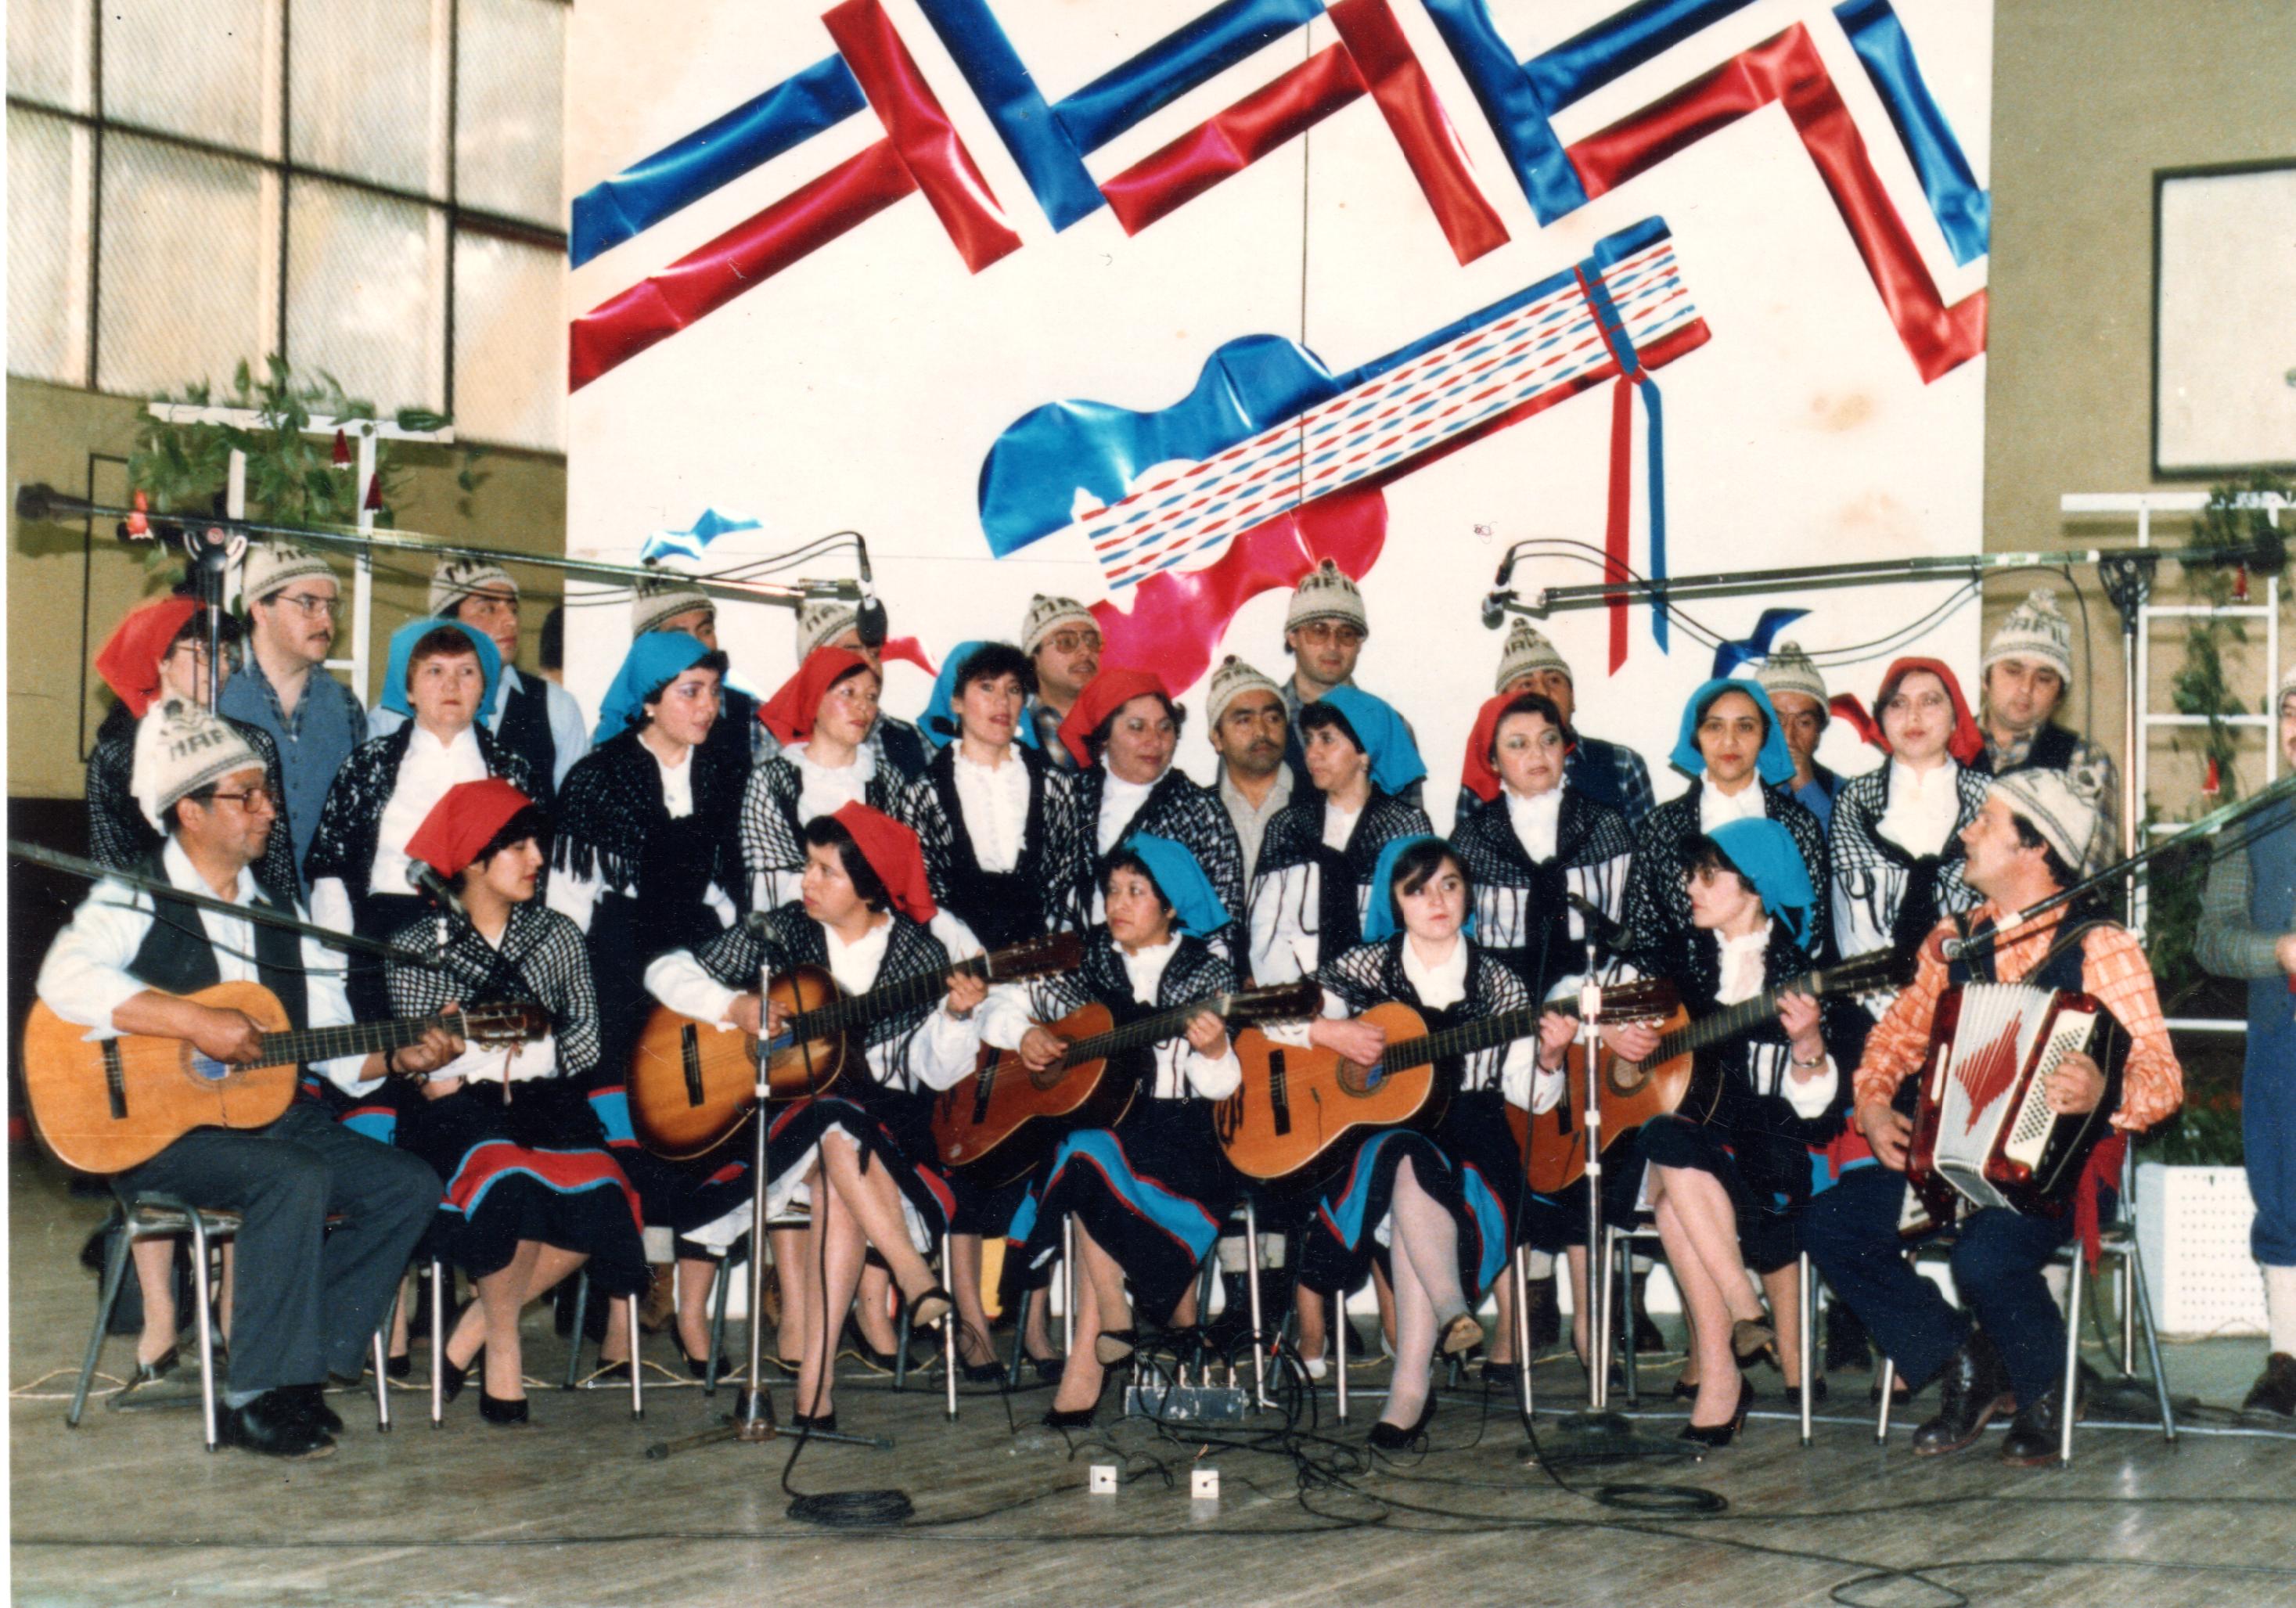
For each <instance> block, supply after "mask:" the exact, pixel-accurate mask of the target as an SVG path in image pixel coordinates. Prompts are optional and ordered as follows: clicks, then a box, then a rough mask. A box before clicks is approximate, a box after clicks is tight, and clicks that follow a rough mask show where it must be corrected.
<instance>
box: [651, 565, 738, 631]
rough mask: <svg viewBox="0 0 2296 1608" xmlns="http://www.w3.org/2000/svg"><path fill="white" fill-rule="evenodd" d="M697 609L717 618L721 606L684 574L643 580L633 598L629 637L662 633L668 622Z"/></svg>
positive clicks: (666, 574) (665, 575)
mask: <svg viewBox="0 0 2296 1608" xmlns="http://www.w3.org/2000/svg"><path fill="white" fill-rule="evenodd" d="M696 609H707V610H709V613H710V617H711V618H712V619H716V617H717V603H716V602H714V601H713V600H712V599H711V597H710V595H709V594H708V593H707V592H704V591H703V590H702V589H701V587H697V586H695V585H694V584H693V582H692V581H690V580H688V579H686V578H685V577H684V576H682V575H671V574H668V573H665V574H664V575H663V576H662V578H660V580H642V581H640V582H639V583H638V584H637V587H636V589H635V592H634V593H633V594H632V595H631V597H630V635H631V636H644V635H645V634H646V633H647V632H648V631H659V630H660V629H661V628H662V626H663V624H664V623H665V622H666V621H668V620H673V619H676V618H677V617H678V616H679V615H681V614H691V613H693V611H694V610H696Z"/></svg>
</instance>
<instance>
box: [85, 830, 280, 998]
mask: <svg viewBox="0 0 2296 1608" xmlns="http://www.w3.org/2000/svg"><path fill="white" fill-rule="evenodd" d="M162 852H163V851H161V850H156V849H155V850H154V851H153V852H152V854H151V856H150V857H148V858H146V859H145V860H144V861H143V863H142V864H141V865H140V866H137V867H136V869H137V870H138V871H140V872H141V873H142V874H143V875H145V876H148V877H150V878H152V880H153V881H155V882H166V881H167V880H168V869H167V866H165V865H164V864H163V863H162V861H161V857H160V856H161V853H162ZM256 900H257V902H258V904H261V905H263V906H265V907H268V908H269V909H272V910H274V911H276V912H277V913H278V914H280V915H294V914H295V901H294V900H292V899H290V898H281V897H280V896H279V895H277V894H275V893H274V892H272V891H271V890H269V889H267V888H264V887H263V886H262V885H261V884H259V883H258V885H257V890H256ZM152 901H153V907H154V909H155V911H156V912H157V914H156V915H155V916H154V918H153V920H152V925H151V928H150V930H149V931H146V932H145V933H144V934H143V943H142V944H141V945H139V946H138V947H137V948H136V951H135V959H134V960H132V961H130V962H128V964H127V972H128V975H129V976H131V977H133V978H135V980H136V981H138V982H141V983H147V984H149V985H150V986H151V987H152V988H154V989H159V990H160V991H161V992H162V993H167V994H194V993H197V992H198V991H199V990H200V989H205V988H210V987H212V986H213V985H215V984H217V983H218V982H221V981H222V980H223V972H222V969H221V968H220V967H218V966H217V964H216V957H215V947H214V945H213V944H212V943H210V942H209V940H208V939H207V937H206V929H205V928H204V927H202V926H201V924H200V912H199V910H198V909H197V908H196V907H193V906H192V905H190V904H188V903H186V902H185V901H184V900H182V899H179V898H169V897H168V895H167V894H164V893H155V894H153V895H152ZM248 924H249V926H250V928H251V929H252V930H253V931H254V933H255V972H256V977H257V980H258V981H260V982H261V983H262V984H263V986H264V987H265V988H266V989H270V990H271V991H272V993H274V994H275V995H276V996H278V998H279V1003H280V1005H282V1006H283V1007H284V1008H285V1010H286V1012H287V1020H288V1021H290V1022H291V1023H293V1024H294V1025H295V1026H297V1027H303V1026H306V1025H307V1024H308V1021H309V1017H308V1014H307V999H306V997H305V995H304V991H303V942H302V939H299V938H298V937H297V936H296V935H295V934H294V933H292V932H290V931H287V930H286V929H285V928H283V927H271V926H266V925H263V924H262V923H255V922H250V923H248Z"/></svg>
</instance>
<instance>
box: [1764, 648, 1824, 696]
mask: <svg viewBox="0 0 2296 1608" xmlns="http://www.w3.org/2000/svg"><path fill="white" fill-rule="evenodd" d="M1754 679H1755V680H1757V681H1759V682H1760V683H1761V684H1762V691H1764V692H1766V693H1768V694H1769V695H1770V696H1771V698H1772V699H1773V700H1775V698H1776V697H1777V695H1778V694H1779V693H1798V694H1799V695H1800V696H1801V697H1804V698H1807V699H1808V700H1809V701H1811V702H1813V703H1815V704H1816V705H1817V706H1818V709H1819V710H1820V712H1821V713H1822V712H1824V710H1825V701H1826V691H1825V677H1823V676H1821V675H1819V674H1818V673H1817V666H1816V664H1815V663H1813V662H1812V661H1811V660H1810V656H1809V655H1808V654H1807V653H1805V652H1802V651H1801V645H1800V644H1799V643H1792V642H1782V643H1780V644H1778V645H1777V646H1776V647H1775V648H1773V649H1771V650H1770V656H1769V657H1768V658H1767V659H1766V660H1763V661H1762V668H1761V669H1759V670H1756V671H1755V672H1754Z"/></svg>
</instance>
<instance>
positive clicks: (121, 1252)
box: [64, 1211, 174, 1429]
mask: <svg viewBox="0 0 2296 1608" xmlns="http://www.w3.org/2000/svg"><path fill="white" fill-rule="evenodd" d="M116 1215H117V1216H118V1218H119V1233H118V1234H117V1235H114V1236H113V1237H112V1241H111V1245H110V1246H109V1247H108V1248H107V1249H106V1250H105V1251H104V1254H103V1296H102V1300H98V1301H97V1302H96V1304H95V1330H94V1333H91V1334H90V1335H89V1336H88V1337H87V1355H86V1357H85V1358H82V1359H81V1362H80V1365H79V1383H78V1385H76V1386H74V1387H73V1390H72V1401H71V1407H70V1411H68V1412H66V1413H65V1414H64V1422H65V1423H68V1424H70V1426H71V1427H72V1428H74V1429H78V1427H79V1415H81V1414H82V1413H83V1412H85V1411H86V1410H87V1388H88V1385H89V1384H90V1383H91V1382H93V1381H94V1378H95V1365H96V1364H97V1363H98V1362H99V1361H101V1360H102V1357H103V1340H104V1332H105V1331H106V1330H108V1329H110V1328H111V1309H112V1308H113V1307H114V1306H115V1305H117V1304H118V1302H119V1286H120V1284H122V1283H123V1282H124V1280H125V1278H126V1276H127V1263H128V1260H129V1253H130V1251H132V1250H133V1249H134V1243H135V1242H134V1241H133V1240H132V1239H131V1238H130V1237H129V1235H128V1231H127V1214H126V1213H125V1212H124V1211H123V1212H119V1213H118V1214H116ZM169 1276H170V1277H173V1276H174V1275H173V1274H172V1273H170V1274H169Z"/></svg>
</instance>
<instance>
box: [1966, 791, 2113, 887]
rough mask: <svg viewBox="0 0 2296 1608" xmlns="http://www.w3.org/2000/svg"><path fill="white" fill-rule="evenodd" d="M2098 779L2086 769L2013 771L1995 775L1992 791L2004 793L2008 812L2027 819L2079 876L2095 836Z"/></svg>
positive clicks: (2083, 870)
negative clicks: (2084, 770) (2081, 770)
mask: <svg viewBox="0 0 2296 1608" xmlns="http://www.w3.org/2000/svg"><path fill="white" fill-rule="evenodd" d="M2098 780H2099V779H2098V778H2097V777H2095V776H2094V775H2089V774H2087V773H2086V772H2074V771H2062V770H2013V771H2011V772H2010V773H2009V774H2008V775H2005V776H1997V777H1995V778H1994V782H1993V789H1992V791H1993V792H1997V793H2001V794H2003V795H2005V797H2006V798H2007V799H2008V800H2009V808H2010V812H2011V813H2012V814H2014V815H2020V816H2024V817H2025V819H2027V820H2028V821H2030V822H2031V823H2032V824H2033V830H2034V831H2036V832H2038V833H2040V834H2041V837H2042V840H2043V841H2045V842H2046V843H2047V844H2048V846H2049V847H2050V848H2052V849H2055V850H2056V851H2057V857H2058V858H2059V859H2061V860H2062V861H2063V862H2064V863H2065V864H2066V865H2068V866H2071V867H2072V869H2073V874H2075V875H2077V876H2079V875H2084V874H2086V871H2087V867H2086V866H2085V864H2084V862H2086V861H2087V858H2088V847H2089V842H2090V841H2091V840H2092V839H2094V838H2095V836H2096V816H2097V803H2098V796H2099V795H2098V787H2097V783H2098Z"/></svg>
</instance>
